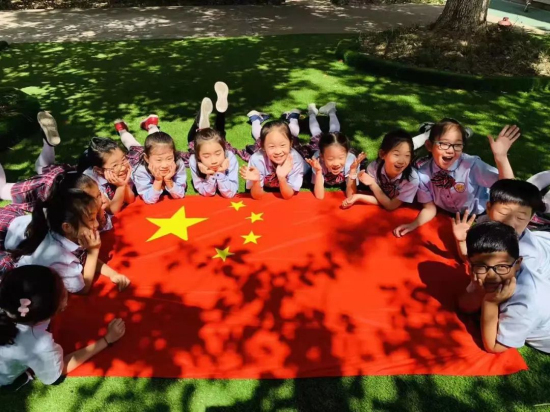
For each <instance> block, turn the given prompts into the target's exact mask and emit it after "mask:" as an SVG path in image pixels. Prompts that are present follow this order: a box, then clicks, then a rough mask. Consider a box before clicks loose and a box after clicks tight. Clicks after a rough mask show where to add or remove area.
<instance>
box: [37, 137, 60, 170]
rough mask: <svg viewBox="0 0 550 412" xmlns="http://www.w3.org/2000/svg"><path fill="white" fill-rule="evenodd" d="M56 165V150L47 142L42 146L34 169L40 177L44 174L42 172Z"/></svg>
mask: <svg viewBox="0 0 550 412" xmlns="http://www.w3.org/2000/svg"><path fill="white" fill-rule="evenodd" d="M54 163H55V149H54V148H53V147H52V146H50V145H49V144H48V143H47V142H46V141H45V140H44V144H43V145H42V151H41V152H40V155H39V156H38V159H36V162H35V163H34V169H35V170H36V173H38V174H39V175H41V174H42V170H43V169H44V168H45V167H47V166H50V165H53V164H54Z"/></svg>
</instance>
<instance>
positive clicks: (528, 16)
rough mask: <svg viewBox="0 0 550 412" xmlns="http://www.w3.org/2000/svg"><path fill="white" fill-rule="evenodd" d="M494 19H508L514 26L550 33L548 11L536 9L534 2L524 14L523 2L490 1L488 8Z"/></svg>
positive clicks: (512, 0) (509, 0) (507, 0)
mask: <svg viewBox="0 0 550 412" xmlns="http://www.w3.org/2000/svg"><path fill="white" fill-rule="evenodd" d="M489 9H490V10H491V14H492V15H493V16H494V17H497V18H502V17H508V18H509V19H510V21H511V22H512V23H513V24H515V25H524V26H529V27H534V28H536V29H539V30H542V31H544V32H549V31H550V11H549V10H546V9H544V8H537V6H536V0H535V1H533V6H532V7H530V8H529V11H528V12H527V13H526V12H525V11H524V9H525V1H518V0H515V1H514V0H491V4H490V6H489Z"/></svg>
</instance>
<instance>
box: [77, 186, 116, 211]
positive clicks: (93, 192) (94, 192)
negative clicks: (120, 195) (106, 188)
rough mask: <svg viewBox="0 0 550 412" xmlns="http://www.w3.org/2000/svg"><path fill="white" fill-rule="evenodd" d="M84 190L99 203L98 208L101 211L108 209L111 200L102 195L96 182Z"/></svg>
mask: <svg viewBox="0 0 550 412" xmlns="http://www.w3.org/2000/svg"><path fill="white" fill-rule="evenodd" d="M82 190H83V191H84V192H86V193H87V194H89V195H90V196H92V197H93V198H94V199H95V200H96V201H97V204H98V207H99V208H100V209H101V210H105V209H107V206H109V199H107V197H106V196H104V195H103V194H102V193H101V191H100V190H99V186H98V185H97V183H96V182H92V184H90V185H88V186H86V187H83V188H82Z"/></svg>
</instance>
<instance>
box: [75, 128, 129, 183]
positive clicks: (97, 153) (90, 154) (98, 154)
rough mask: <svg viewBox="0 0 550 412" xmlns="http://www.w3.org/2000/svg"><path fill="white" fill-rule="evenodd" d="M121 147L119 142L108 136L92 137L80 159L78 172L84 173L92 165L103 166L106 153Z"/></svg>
mask: <svg viewBox="0 0 550 412" xmlns="http://www.w3.org/2000/svg"><path fill="white" fill-rule="evenodd" d="M117 149H120V146H119V145H118V143H117V142H116V141H115V140H113V139H109V138H107V137H92V139H91V140H90V144H89V145H88V148H87V149H86V150H85V151H84V153H82V155H81V156H80V157H79V159H78V166H77V169H76V170H77V172H78V173H79V174H82V173H83V172H84V171H85V170H87V169H89V168H91V167H103V161H104V157H105V155H107V154H108V153H112V152H113V151H115V150H117Z"/></svg>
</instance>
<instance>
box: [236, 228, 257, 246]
mask: <svg viewBox="0 0 550 412" xmlns="http://www.w3.org/2000/svg"><path fill="white" fill-rule="evenodd" d="M241 237H242V238H243V239H244V244H245V245H246V244H247V243H255V244H258V239H259V238H261V236H258V235H255V234H254V232H252V231H251V232H250V233H249V234H248V235H246V236H241Z"/></svg>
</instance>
